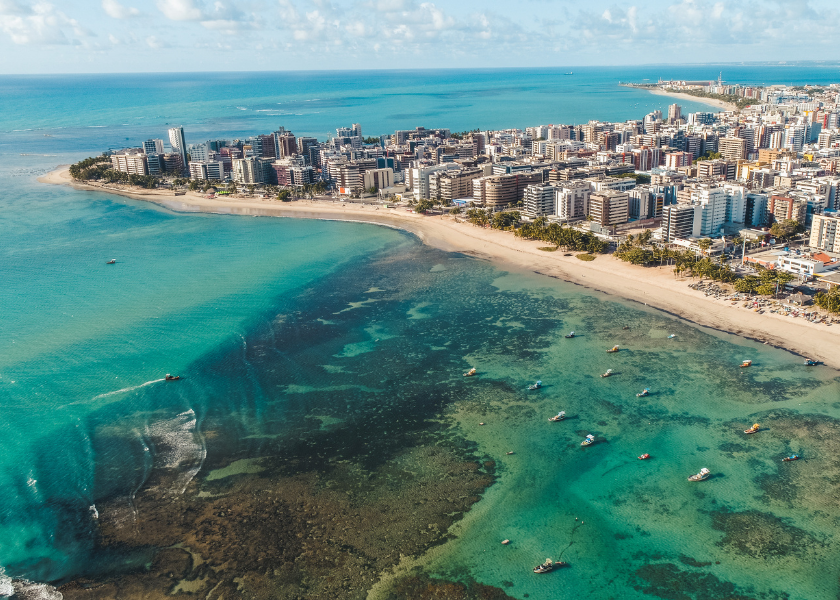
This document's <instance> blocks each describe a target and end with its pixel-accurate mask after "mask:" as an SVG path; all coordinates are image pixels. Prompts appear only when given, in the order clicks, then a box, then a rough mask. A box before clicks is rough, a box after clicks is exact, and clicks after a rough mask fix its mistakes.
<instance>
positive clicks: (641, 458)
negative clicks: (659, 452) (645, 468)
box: [639, 452, 650, 460]
mask: <svg viewBox="0 0 840 600" xmlns="http://www.w3.org/2000/svg"><path fill="white" fill-rule="evenodd" d="M649 458H650V454H648V453H647V452H645V453H644V454H642V455H641V456H640V457H639V460H647V459H649Z"/></svg>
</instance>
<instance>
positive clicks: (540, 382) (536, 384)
mask: <svg viewBox="0 0 840 600" xmlns="http://www.w3.org/2000/svg"><path fill="white" fill-rule="evenodd" d="M541 387H542V381H537V382H536V383H534V384H532V385H529V386H528V389H529V390H538V389H540V388H541Z"/></svg>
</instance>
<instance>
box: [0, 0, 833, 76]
mask: <svg viewBox="0 0 840 600" xmlns="http://www.w3.org/2000/svg"><path fill="white" fill-rule="evenodd" d="M838 17H840V2H837V1H836V0H833V1H828V0H784V1H780V0H721V1H715V0H636V1H635V2H615V1H604V0H588V1H586V2H581V1H580V0H574V1H573V0H446V1H442V0H438V1H436V2H423V1H420V0H52V1H45V0H0V40H2V42H3V44H4V45H3V48H4V50H5V51H4V52H3V53H2V54H1V55H0V73H6V74H10V73H109V72H110V73H114V72H161V71H176V72H184V71H240V70H241V71H260V70H271V71H285V70H306V69H318V70H332V69H336V70H340V69H411V68H445V67H463V68H472V67H516V66H552V67H565V66H589V65H616V66H618V65H630V64H662V63H677V64H687V63H711V62H739V61H783V60H787V61H791V60H819V59H825V60H837V59H840V37H838V36H837V23H838V22H840V19H839V18H838Z"/></svg>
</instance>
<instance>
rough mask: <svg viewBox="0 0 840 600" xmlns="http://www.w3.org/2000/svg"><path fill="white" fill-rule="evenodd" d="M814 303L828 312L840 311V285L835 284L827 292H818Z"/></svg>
mask: <svg viewBox="0 0 840 600" xmlns="http://www.w3.org/2000/svg"><path fill="white" fill-rule="evenodd" d="M814 304H816V305H817V306H819V307H820V308H821V309H823V310H827V311H828V312H832V313H836V312H840V287H838V286H833V287H832V288H831V289H830V290H828V291H827V292H817V295H816V296H814Z"/></svg>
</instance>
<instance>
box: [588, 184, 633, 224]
mask: <svg viewBox="0 0 840 600" xmlns="http://www.w3.org/2000/svg"><path fill="white" fill-rule="evenodd" d="M589 216H590V217H591V218H592V220H593V221H595V222H596V223H598V224H600V225H601V226H602V227H612V226H613V225H621V224H623V223H626V222H627V221H628V219H629V196H628V195H627V193H626V192H615V191H612V190H609V191H606V192H598V193H594V194H591V195H590V196H589Z"/></svg>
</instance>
